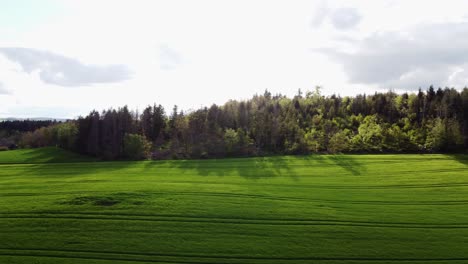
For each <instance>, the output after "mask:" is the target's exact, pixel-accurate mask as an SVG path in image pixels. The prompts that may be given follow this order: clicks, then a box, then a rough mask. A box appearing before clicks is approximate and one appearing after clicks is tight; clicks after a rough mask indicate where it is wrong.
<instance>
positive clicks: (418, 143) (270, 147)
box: [0, 86, 468, 160]
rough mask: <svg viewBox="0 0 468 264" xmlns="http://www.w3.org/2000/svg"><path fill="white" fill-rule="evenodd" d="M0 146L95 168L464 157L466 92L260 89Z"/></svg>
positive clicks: (35, 127)
mask: <svg viewBox="0 0 468 264" xmlns="http://www.w3.org/2000/svg"><path fill="white" fill-rule="evenodd" d="M15 122H16V123H15ZM0 146H3V147H2V149H4V150H5V149H8V148H12V147H16V146H18V147H21V148H36V147H44V146H58V147H61V148H65V149H68V150H71V151H74V152H77V153H80V154H86V155H90V156H94V157H98V158H100V159H103V160H117V159H146V158H151V159H191V158H195V159H198V158H220V157H242V156H265V155H277V154H310V153H439V152H440V153H447V152H450V153H453V152H466V150H467V148H468V88H464V89H463V90H461V91H458V90H456V89H453V88H445V89H442V88H438V89H434V87H432V86H431V87H429V88H428V89H427V90H426V91H422V90H421V89H419V91H418V92H417V93H403V94H397V93H395V92H392V91H388V92H385V93H375V94H373V95H365V94H360V95H356V96H352V97H348V96H346V97H341V96H337V95H331V96H324V95H322V94H321V91H320V87H316V89H315V90H314V91H307V92H305V93H304V92H302V91H301V90H299V91H298V92H297V94H296V95H295V96H293V97H292V98H288V97H287V96H284V95H280V94H277V95H272V94H271V93H270V92H269V91H265V92H264V93H263V94H260V95H258V94H257V95H255V96H253V97H252V98H251V99H249V100H244V101H236V100H231V101H228V102H226V103H225V104H223V105H212V106H210V107H203V108H200V109H197V110H191V111H186V112H184V111H180V110H179V109H178V107H177V106H174V108H173V109H171V110H170V111H169V112H168V111H166V110H165V109H164V108H163V107H162V106H161V105H158V104H154V105H152V106H148V107H146V108H145V109H143V111H142V112H139V111H136V110H130V109H128V107H127V106H124V107H121V108H117V109H107V110H103V111H101V112H99V111H96V110H93V111H92V112H90V113H89V114H88V115H87V116H83V117H79V118H77V119H75V120H69V121H67V122H52V121H42V122H41V121H4V122H0Z"/></svg>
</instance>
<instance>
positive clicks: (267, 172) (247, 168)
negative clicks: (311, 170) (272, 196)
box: [146, 157, 298, 180]
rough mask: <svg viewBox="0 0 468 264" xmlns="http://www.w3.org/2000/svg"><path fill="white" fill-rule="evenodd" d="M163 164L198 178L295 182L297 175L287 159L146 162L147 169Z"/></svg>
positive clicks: (255, 158)
mask: <svg viewBox="0 0 468 264" xmlns="http://www.w3.org/2000/svg"><path fill="white" fill-rule="evenodd" d="M158 164H165V165H166V166H171V167H174V168H178V169H181V170H182V171H187V172H189V171H195V172H196V173H197V174H198V175H200V176H220V177H229V176H240V177H243V178H247V179H254V180H255V179H262V178H271V177H277V176H286V177H291V178H293V179H295V180H297V179H298V178H297V174H296V172H295V171H294V170H293V168H292V166H291V164H290V163H289V162H288V157H254V158H225V159H209V160H172V161H167V162H165V163H157V162H148V163H147V164H146V166H147V168H150V167H153V166H157V165H158Z"/></svg>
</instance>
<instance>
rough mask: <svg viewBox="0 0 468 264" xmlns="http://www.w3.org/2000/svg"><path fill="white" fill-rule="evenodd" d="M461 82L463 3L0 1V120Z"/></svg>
mask: <svg viewBox="0 0 468 264" xmlns="http://www.w3.org/2000/svg"><path fill="white" fill-rule="evenodd" d="M431 84H433V85H435V86H436V87H438V86H442V87H445V86H449V87H455V88H458V89H460V88H463V87H465V86H467V85H468V2H466V1H464V0H461V1H455V0H453V1H451V0H446V1H415V0H414V1H410V0H402V1H399V0H381V1H368V0H363V1H351V0H343V1H338V0H336V1H332V0H330V1H325V0H317V1H300V0H295V1H287V0H284V1H282V0H278V1H268V0H265V1H260V0H249V1H247V0H245V1H244V0H236V1H223V0H213V1H202V0H200V1H193V0H187V1H179V0H170V1H169V0H167V1H156V0H148V1H143V0H129V1H118V0H112V1H111V0H109V1H106V0H76V1H71V0H70V1H67V0H62V1H59V0H41V1H35V0H30V1H27V0H15V1H11V0H0V117H12V116H13V117H44V116H46V117H56V118H63V117H65V118H72V117H76V116H78V115H83V114H86V113H87V112H89V111H90V110H92V109H98V110H102V109H103V108H108V107H118V106H123V105H128V106H130V107H131V108H138V109H142V108H143V107H145V106H146V105H148V104H152V103H154V102H156V103H158V104H162V105H164V106H165V107H166V110H167V111H169V110H170V108H171V107H172V106H173V105H174V104H177V105H179V107H180V108H182V109H191V108H198V107H200V106H209V105H211V104H212V103H217V104H222V103H224V102H225V101H227V100H229V99H246V98H249V97H251V96H252V95H253V94H255V93H263V91H264V90H265V89H268V90H270V91H271V92H272V93H282V94H286V95H293V94H295V93H296V92H297V90H298V89H299V88H301V89H302V90H303V91H305V90H313V89H314V87H315V86H316V85H320V86H322V87H323V92H324V93H325V94H332V93H336V94H340V95H353V94H356V93H373V92H374V91H376V90H389V89H393V90H395V91H414V90H417V89H418V88H419V87H422V88H423V89H426V88H427V87H428V86H429V85H431Z"/></svg>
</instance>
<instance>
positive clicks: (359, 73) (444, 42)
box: [326, 22, 468, 90]
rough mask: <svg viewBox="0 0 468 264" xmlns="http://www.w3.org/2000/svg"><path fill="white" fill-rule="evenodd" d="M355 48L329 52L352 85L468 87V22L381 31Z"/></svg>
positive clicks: (411, 87)
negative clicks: (339, 64)
mask: <svg viewBox="0 0 468 264" xmlns="http://www.w3.org/2000/svg"><path fill="white" fill-rule="evenodd" d="M354 44H355V45H356V51H355V52H340V51H335V50H331V49H328V50H326V53H327V54H329V55H330V56H331V57H332V58H333V59H335V60H336V61H337V62H339V63H341V64H342V65H343V68H344V70H345V72H346V73H347V75H348V76H349V81H350V82H351V83H361V84H376V85H378V86H380V87H385V88H400V89H409V90H410V89H413V90H414V89H418V88H419V87H428V86H429V85H431V84H433V85H436V86H457V87H463V86H465V85H467V83H466V79H464V78H463V77H461V76H462V74H461V73H462V72H464V70H465V69H466V68H465V67H466V65H467V63H468V23H465V22H462V23H444V24H425V25H420V26H417V27H414V28H412V29H411V30H409V31H405V32H402V31H400V32H379V33H376V34H372V35H370V36H369V37H367V38H365V39H363V40H362V41H360V42H357V43H354Z"/></svg>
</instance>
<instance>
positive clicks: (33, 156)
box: [17, 147, 95, 164]
mask: <svg viewBox="0 0 468 264" xmlns="http://www.w3.org/2000/svg"><path fill="white" fill-rule="evenodd" d="M85 161H95V159H94V158H92V157H87V156H83V155H80V154H76V153H73V152H70V151H66V150H63V149H60V148H55V147H46V148H35V149H28V150H27V152H23V153H21V154H19V155H18V160H17V163H30V164H36V163H64V162H85Z"/></svg>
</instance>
